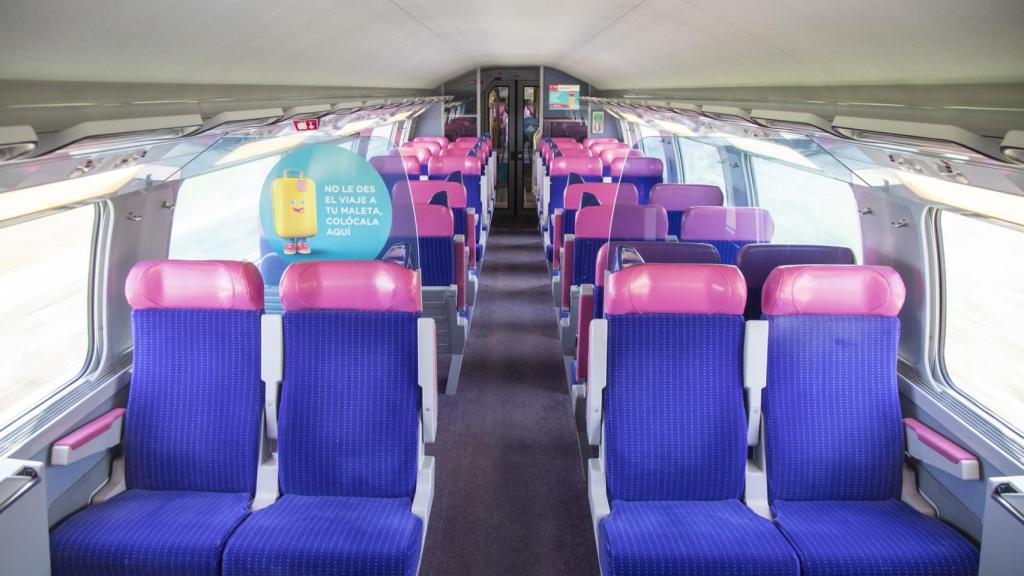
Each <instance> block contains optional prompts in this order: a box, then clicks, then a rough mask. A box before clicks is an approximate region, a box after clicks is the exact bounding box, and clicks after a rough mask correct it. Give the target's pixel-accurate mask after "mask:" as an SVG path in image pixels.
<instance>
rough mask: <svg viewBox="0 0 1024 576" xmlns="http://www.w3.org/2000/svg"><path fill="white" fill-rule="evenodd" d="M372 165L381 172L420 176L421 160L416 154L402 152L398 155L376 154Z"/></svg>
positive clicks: (371, 160) (371, 161) (372, 159)
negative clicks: (409, 154)
mask: <svg viewBox="0 0 1024 576" xmlns="http://www.w3.org/2000/svg"><path fill="white" fill-rule="evenodd" d="M370 165H371V166H373V168H374V170H376V171H377V172H379V173H381V174H406V175H410V176H419V174H420V161H419V159H417V158H416V157H415V156H407V155H405V154H400V155H397V156H374V157H373V158H370Z"/></svg>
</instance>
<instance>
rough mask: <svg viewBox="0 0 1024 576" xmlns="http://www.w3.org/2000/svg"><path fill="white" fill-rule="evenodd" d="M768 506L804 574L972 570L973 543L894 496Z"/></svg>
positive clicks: (960, 574)
mask: <svg viewBox="0 0 1024 576" xmlns="http://www.w3.org/2000/svg"><path fill="white" fill-rule="evenodd" d="M770 469H771V466H770V465H769V470H770ZM773 508H774V511H775V513H776V515H777V517H776V522H777V523H778V526H779V528H780V529H781V530H782V531H783V532H784V533H785V534H786V536H787V538H788V539H789V541H790V543H791V544H792V545H793V547H794V548H796V551H797V554H798V555H799V557H800V564H801V566H802V568H803V574H804V576H862V575H865V574H871V575H877V576H969V575H970V576H974V575H976V574H977V573H978V550H977V549H976V548H975V547H974V546H973V545H971V544H970V543H969V542H968V541H967V540H965V539H964V538H963V537H962V536H960V535H959V534H958V533H957V532H956V531H955V530H953V529H952V528H950V527H949V526H946V525H945V524H943V523H942V522H939V521H938V520H934V519H932V518H928V517H926V516H923V515H921V514H919V513H918V512H916V511H914V510H912V509H911V508H910V507H908V506H907V505H905V504H903V503H902V502H900V501H898V500H874V501H861V502H850V501H820V502H783V501H779V500H776V501H775V503H774V504H773Z"/></svg>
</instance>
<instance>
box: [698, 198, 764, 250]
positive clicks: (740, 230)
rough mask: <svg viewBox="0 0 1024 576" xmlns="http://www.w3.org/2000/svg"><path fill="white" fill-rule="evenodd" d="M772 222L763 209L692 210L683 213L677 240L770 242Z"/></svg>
mask: <svg viewBox="0 0 1024 576" xmlns="http://www.w3.org/2000/svg"><path fill="white" fill-rule="evenodd" d="M774 233H775V222H774V221H773V220H772V215H771V213H770V212H768V211H767V210H765V209H764V208H753V207H738V208H728V207H725V206H694V207H693V208H690V209H689V210H687V211H686V217H685V218H683V227H682V230H680V232H679V237H680V240H734V241H740V242H771V239H772V235H773V234H774Z"/></svg>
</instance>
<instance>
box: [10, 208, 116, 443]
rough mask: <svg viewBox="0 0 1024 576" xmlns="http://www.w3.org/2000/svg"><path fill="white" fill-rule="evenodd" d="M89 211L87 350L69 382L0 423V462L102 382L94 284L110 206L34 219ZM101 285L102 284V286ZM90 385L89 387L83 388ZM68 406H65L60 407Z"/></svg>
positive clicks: (102, 355) (103, 354) (102, 262)
mask: <svg viewBox="0 0 1024 576" xmlns="http://www.w3.org/2000/svg"><path fill="white" fill-rule="evenodd" d="M87 207H88V208H91V209H92V212H93V221H92V231H91V233H90V237H89V238H90V250H89V263H88V274H87V278H86V291H85V300H86V310H85V314H86V334H87V338H88V347H87V349H86V354H85V357H84V358H83V359H82V365H81V367H80V368H79V370H78V372H76V373H75V374H74V375H73V376H72V377H71V378H69V379H68V380H67V381H65V382H64V383H63V384H61V385H60V386H57V387H56V388H54V389H53V390H51V391H50V392H49V393H48V394H46V395H45V396H43V397H42V398H40V399H39V400H37V401H36V402H34V403H33V404H32V406H31V407H29V408H28V409H26V410H25V411H24V412H22V413H21V414H20V415H18V416H16V417H15V418H14V419H13V420H11V421H10V422H7V423H0V458H3V457H7V456H9V455H10V454H11V452H12V451H13V450H16V449H17V448H18V447H19V443H21V442H24V441H25V440H29V439H31V435H32V434H34V433H35V432H37V431H38V430H41V429H44V428H46V427H47V426H48V425H50V424H52V423H53V422H54V421H55V420H57V419H59V418H60V417H61V416H62V415H63V413H64V412H65V411H66V410H67V409H68V408H71V407H73V406H74V405H76V404H77V403H79V402H80V401H81V400H83V399H84V398H85V397H86V396H88V395H89V394H91V393H92V392H94V391H95V389H96V388H97V387H98V381H99V380H102V378H97V376H100V374H98V373H99V372H100V371H101V370H103V369H104V368H105V364H107V362H106V360H107V358H106V347H105V345H104V344H105V342H104V337H103V334H102V331H101V330H100V324H99V322H98V316H99V315H100V313H101V311H102V310H103V309H104V308H105V305H104V303H103V302H101V299H102V296H103V294H102V291H101V290H100V289H98V287H97V283H98V282H99V281H100V280H101V279H102V278H103V274H102V271H103V270H102V269H103V268H105V262H106V258H105V257H104V255H105V253H106V250H104V251H103V253H101V248H103V247H105V246H106V244H107V243H108V242H107V241H108V239H109V237H110V235H111V231H110V230H109V224H110V216H109V215H110V212H111V208H110V202H109V200H103V201H98V202H93V203H90V204H86V205H82V206H67V207H64V208H62V209H60V210H56V211H53V212H48V213H46V214H42V215H40V216H39V217H38V218H34V219H33V220H36V219H42V218H47V217H51V216H54V215H56V214H61V213H64V212H68V211H70V210H78V209H83V208H87ZM103 283H104V284H105V281H104V282H103ZM90 382H92V383H93V384H94V385H93V386H86V385H85V384H88V383H90ZM67 403H70V405H69V406H60V405H62V404H67ZM55 406H58V408H57V412H56V413H53V410H51V409H52V408H54V407H55Z"/></svg>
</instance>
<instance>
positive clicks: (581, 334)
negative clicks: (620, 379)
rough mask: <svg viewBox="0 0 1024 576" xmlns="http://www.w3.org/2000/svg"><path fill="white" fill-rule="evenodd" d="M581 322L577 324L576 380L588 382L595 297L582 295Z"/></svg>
mask: <svg viewBox="0 0 1024 576" xmlns="http://www.w3.org/2000/svg"><path fill="white" fill-rule="evenodd" d="M579 313H580V315H579V322H577V323H576V379H577V380H586V378H587V362H588V361H589V359H590V321H591V320H593V319H594V295H593V294H580V309H579Z"/></svg>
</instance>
